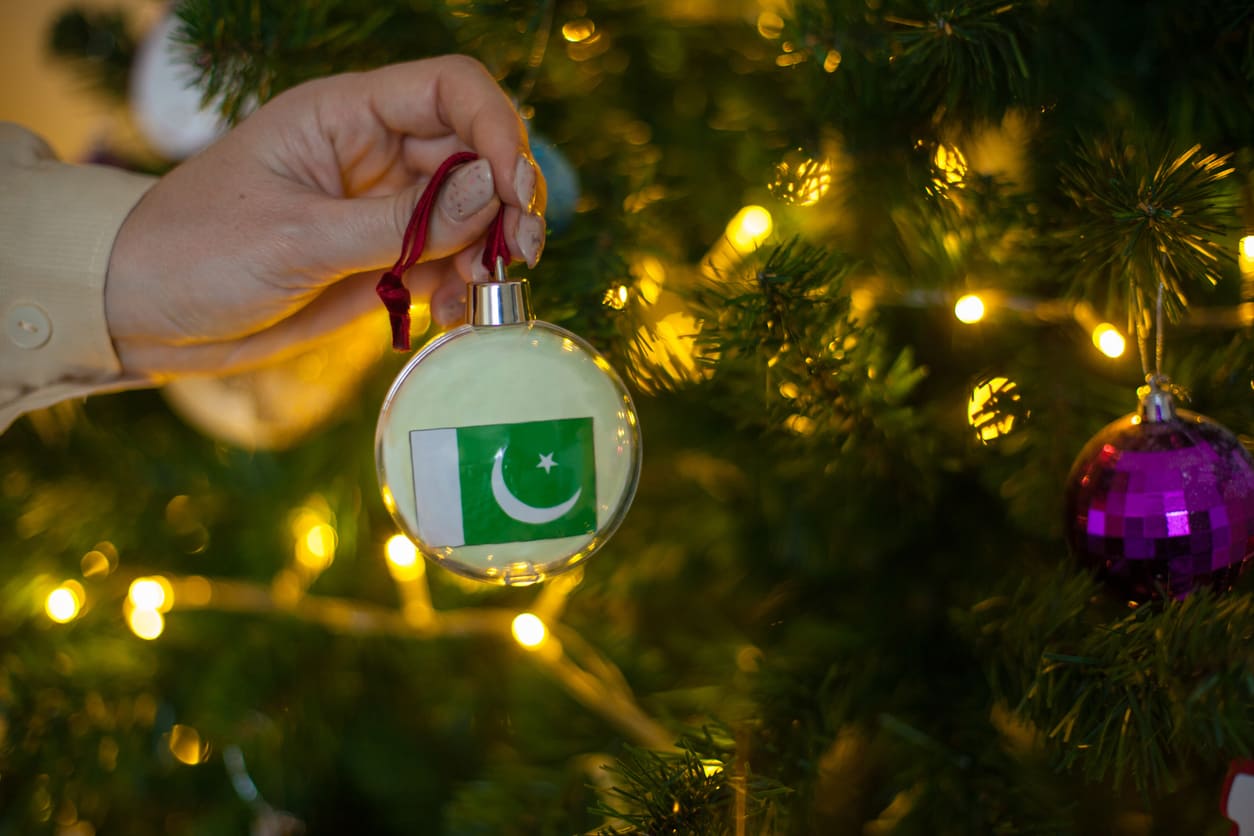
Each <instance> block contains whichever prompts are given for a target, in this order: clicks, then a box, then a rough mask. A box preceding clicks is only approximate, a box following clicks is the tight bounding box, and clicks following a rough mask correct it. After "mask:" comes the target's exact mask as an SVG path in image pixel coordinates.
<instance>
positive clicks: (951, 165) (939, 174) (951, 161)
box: [932, 145, 967, 188]
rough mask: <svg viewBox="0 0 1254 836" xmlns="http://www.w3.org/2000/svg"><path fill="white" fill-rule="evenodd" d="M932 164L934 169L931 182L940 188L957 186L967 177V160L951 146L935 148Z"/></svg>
mask: <svg viewBox="0 0 1254 836" xmlns="http://www.w3.org/2000/svg"><path fill="white" fill-rule="evenodd" d="M932 164H933V165H934V166H935V168H936V173H935V175H934V176H933V178H932V182H933V183H935V184H936V185H937V186H939V187H941V188H948V187H949V186H957V185H958V184H959V183H961V182H962V181H963V180H964V179H965V178H966V176H967V158H966V157H965V156H963V154H962V152H961V151H959V150H958V149H957V148H955V147H953V146H952V145H938V146H936V153H935V154H934V155H933V156H932Z"/></svg>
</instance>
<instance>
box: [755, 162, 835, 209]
mask: <svg viewBox="0 0 1254 836" xmlns="http://www.w3.org/2000/svg"><path fill="white" fill-rule="evenodd" d="M831 188H832V164H831V163H830V162H829V161H827V160H822V159H819V160H816V159H811V158H809V157H804V156H802V155H801V154H800V153H798V152H794V153H793V154H789V155H788V157H787V158H786V159H784V161H783V162H781V163H779V164H778V165H776V166H775V179H774V180H773V181H772V182H771V184H770V189H771V194H772V195H774V196H775V197H777V198H779V199H780V200H782V201H784V202H785V203H788V204H790V205H792V206H813V205H814V204H816V203H818V202H819V201H820V200H822V199H823V197H824V196H825V195H826V194H827V193H828V191H829V190H830V189H831Z"/></svg>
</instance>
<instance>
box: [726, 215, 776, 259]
mask: <svg viewBox="0 0 1254 836" xmlns="http://www.w3.org/2000/svg"><path fill="white" fill-rule="evenodd" d="M774 225H775V224H774V221H773V220H772V219H771V213H770V212H768V211H767V210H766V209H764V208H762V207H761V206H752V205H751V206H746V207H744V208H743V209H741V210H740V211H739V212H737V213H736V214H735V216H734V217H733V218H732V219H731V221H730V222H729V223H728V224H727V240H728V241H730V242H731V245H732V246H733V247H735V248H736V249H737V250H740V251H741V252H748V251H751V250H753V249H755V248H756V247H757V246H758V245H759V244H761V243H762V242H763V241H765V240H766V239H767V238H769V237H770V235H771V230H772V229H773V228H774Z"/></svg>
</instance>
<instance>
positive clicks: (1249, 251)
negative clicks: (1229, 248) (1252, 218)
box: [1241, 235, 1254, 259]
mask: <svg viewBox="0 0 1254 836" xmlns="http://www.w3.org/2000/svg"><path fill="white" fill-rule="evenodd" d="M1241 255H1242V256H1244V257H1245V258H1249V259H1254V235H1247V236H1245V237H1244V238H1242V239H1241Z"/></svg>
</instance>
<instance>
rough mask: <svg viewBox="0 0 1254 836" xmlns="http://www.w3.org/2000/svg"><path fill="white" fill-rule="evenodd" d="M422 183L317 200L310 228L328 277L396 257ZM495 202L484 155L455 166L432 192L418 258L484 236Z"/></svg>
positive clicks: (430, 256)
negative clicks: (373, 194) (386, 192)
mask: <svg viewBox="0 0 1254 836" xmlns="http://www.w3.org/2000/svg"><path fill="white" fill-rule="evenodd" d="M426 185H427V184H426V183H422V184H420V185H417V186H413V187H411V188H408V189H404V190H402V191H399V192H396V193H395V194H391V195H385V196H380V197H360V198H352V199H340V198H325V199H323V200H321V201H319V205H318V206H317V207H316V209H315V212H314V216H315V218H316V222H315V223H314V224H313V225H312V228H311V229H310V230H309V233H310V234H311V237H313V238H314V239H316V241H317V249H318V251H319V253H320V255H321V256H322V258H323V259H324V262H325V268H324V269H325V273H326V276H327V281H331V280H332V279H334V278H335V277H337V276H342V275H344V274H345V273H354V272H358V271H363V270H370V269H384V268H386V267H388V266H390V265H391V264H392V263H393V262H395V261H396V260H397V258H398V257H399V256H400V254H401V247H402V244H403V242H404V238H405V231H406V227H407V226H408V225H409V222H410V218H411V217H412V216H413V212H414V207H415V206H416V205H417V203H418V200H419V198H420V196H421V194H422V191H423V189H425V188H426ZM303 199H306V200H307V199H308V198H307V196H305V197H303ZM499 207H500V201H499V200H498V198H497V195H496V189H495V183H494V180H493V176H492V170H491V168H490V166H489V164H488V162H487V160H475V161H474V162H471V163H467V164H465V165H462V166H458V167H457V168H456V169H454V171H453V172H452V174H450V175H449V179H448V180H447V181H446V182H445V184H444V186H443V187H442V188H441V189H440V194H439V196H438V197H437V198H436V204H435V209H434V211H433V212H432V213H431V216H430V218H429V221H428V226H427V230H426V237H425V242H424V246H423V251H422V256H421V261H432V260H435V259H438V258H443V257H444V256H447V255H449V254H451V253H454V252H457V251H459V250H462V249H465V248H466V247H468V246H470V245H471V244H472V243H474V242H475V241H477V240H478V239H480V238H482V237H483V235H484V232H485V231H486V230H487V228H488V224H489V223H491V222H492V219H493V218H495V217H496V213H497V209H498V208H499Z"/></svg>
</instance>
